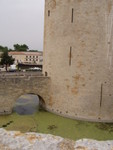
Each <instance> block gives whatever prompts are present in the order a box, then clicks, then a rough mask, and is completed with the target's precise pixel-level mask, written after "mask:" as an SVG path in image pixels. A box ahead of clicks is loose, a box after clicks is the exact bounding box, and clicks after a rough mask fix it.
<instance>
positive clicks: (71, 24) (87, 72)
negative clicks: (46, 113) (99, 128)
mask: <svg viewBox="0 0 113 150" xmlns="http://www.w3.org/2000/svg"><path fill="white" fill-rule="evenodd" d="M112 36H113V0H46V1H45V33H44V68H43V73H45V72H46V74H47V75H48V76H49V77H50V78H51V91H50V92H51V99H50V102H49V106H48V110H50V111H53V112H55V113H58V114H61V115H63V116H67V117H71V118H78V119H86V120H92V121H108V122H109V121H110V122H112V121H113V61H112V56H113V37H112Z"/></svg>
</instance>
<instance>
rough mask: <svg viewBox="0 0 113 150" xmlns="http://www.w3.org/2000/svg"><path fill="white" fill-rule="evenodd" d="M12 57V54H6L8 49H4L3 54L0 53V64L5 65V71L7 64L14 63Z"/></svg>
mask: <svg viewBox="0 0 113 150" xmlns="http://www.w3.org/2000/svg"><path fill="white" fill-rule="evenodd" d="M14 60H15V59H14V58H12V56H9V55H8V50H5V51H4V52H3V54H2V55H1V61H0V64H1V65H5V67H6V71H7V66H8V65H12V64H13V63H14Z"/></svg>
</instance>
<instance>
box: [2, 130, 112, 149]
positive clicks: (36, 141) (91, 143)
mask: <svg viewBox="0 0 113 150" xmlns="http://www.w3.org/2000/svg"><path fill="white" fill-rule="evenodd" d="M0 150H113V141H96V140H90V139H82V140H78V141H76V142H75V141H72V140H68V139H63V138H61V137H58V136H54V135H50V134H40V133H21V132H19V131H6V130H4V129H2V128H1V129H0Z"/></svg>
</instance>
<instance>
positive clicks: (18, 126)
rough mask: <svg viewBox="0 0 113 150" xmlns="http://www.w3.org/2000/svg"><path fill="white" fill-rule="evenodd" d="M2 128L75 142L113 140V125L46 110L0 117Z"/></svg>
mask: <svg viewBox="0 0 113 150" xmlns="http://www.w3.org/2000/svg"><path fill="white" fill-rule="evenodd" d="M25 97H26V96H25ZM35 98H36V97H35ZM24 102H25V99H24ZM35 102H36V99H35ZM35 110H36V109H35ZM30 112H31V109H30ZM0 127H1V128H5V129H7V130H18V131H21V132H38V133H46V134H53V135H57V136H61V137H64V138H69V139H73V140H77V139H82V138H90V139H96V140H113V124H107V123H91V122H85V121H77V120H72V119H68V118H64V117H61V116H57V115H55V114H52V113H49V112H47V111H44V110H39V111H38V108H37V111H35V112H34V113H33V114H32V115H27V114H25V112H24V114H21V115H19V114H18V113H16V112H13V113H12V114H11V115H7V116H0Z"/></svg>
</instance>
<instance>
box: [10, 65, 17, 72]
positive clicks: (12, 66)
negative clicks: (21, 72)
mask: <svg viewBox="0 0 113 150" xmlns="http://www.w3.org/2000/svg"><path fill="white" fill-rule="evenodd" d="M16 71H17V68H16V65H10V67H9V72H16Z"/></svg>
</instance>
